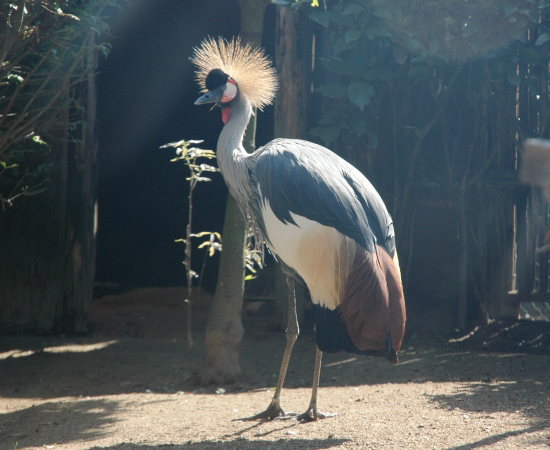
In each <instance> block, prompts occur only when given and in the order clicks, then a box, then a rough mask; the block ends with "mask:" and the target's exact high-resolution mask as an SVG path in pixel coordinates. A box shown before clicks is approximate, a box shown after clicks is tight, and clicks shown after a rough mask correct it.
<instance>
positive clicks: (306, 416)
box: [297, 407, 336, 422]
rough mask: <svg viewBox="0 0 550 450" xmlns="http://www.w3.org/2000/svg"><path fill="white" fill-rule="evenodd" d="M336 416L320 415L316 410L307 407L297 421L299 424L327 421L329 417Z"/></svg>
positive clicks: (329, 414)
mask: <svg viewBox="0 0 550 450" xmlns="http://www.w3.org/2000/svg"><path fill="white" fill-rule="evenodd" d="M334 416H336V414H335V413H322V412H321V411H319V410H318V409H317V408H312V407H309V408H308V409H307V411H306V412H305V413H303V414H300V415H299V416H298V417H297V419H298V420H299V421H300V422H315V421H317V420H319V419H328V418H329V417H334Z"/></svg>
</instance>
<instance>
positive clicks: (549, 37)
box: [535, 33, 550, 45]
mask: <svg viewBox="0 0 550 450" xmlns="http://www.w3.org/2000/svg"><path fill="white" fill-rule="evenodd" d="M548 41H550V33H542V34H541V35H540V36H539V37H538V38H537V40H536V41H535V45H543V44H546V43H547V42H548Z"/></svg>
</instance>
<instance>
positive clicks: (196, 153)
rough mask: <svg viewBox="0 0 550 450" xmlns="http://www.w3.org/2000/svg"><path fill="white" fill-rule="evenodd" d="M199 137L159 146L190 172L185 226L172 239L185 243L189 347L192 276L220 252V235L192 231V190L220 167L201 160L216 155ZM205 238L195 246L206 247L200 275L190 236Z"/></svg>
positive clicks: (203, 268)
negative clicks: (181, 233)
mask: <svg viewBox="0 0 550 450" xmlns="http://www.w3.org/2000/svg"><path fill="white" fill-rule="evenodd" d="M202 142H203V141H200V140H185V139H183V140H181V141H177V142H171V143H169V144H165V145H163V146H162V147H161V148H175V149H176V157H174V158H172V159H171V160H170V161H171V162H183V163H184V164H185V166H186V167H187V170H188V172H189V175H188V176H187V177H186V180H187V182H188V185H189V191H188V194H187V226H186V229H185V238H181V239H176V240H175V242H179V243H182V244H183V246H184V250H183V252H184V261H183V265H184V267H185V277H186V281H187V297H186V298H185V300H184V302H185V304H186V305H187V345H188V347H189V348H191V347H192V346H193V334H192V323H193V320H192V302H191V300H192V286H193V279H195V278H198V279H199V280H202V279H203V275H204V270H205V267H206V261H207V257H213V256H214V255H215V254H216V252H220V251H222V237H221V235H220V233H218V232H211V231H201V232H200V233H193V231H192V223H193V193H194V191H195V188H196V187H197V185H198V184H199V183H203V182H209V181H212V180H211V178H210V177H209V176H208V175H209V174H211V173H215V172H219V169H218V168H217V167H215V166H212V165H210V164H207V163H205V162H201V161H202V160H207V161H210V160H213V159H215V158H216V153H215V152H213V151H212V150H206V149H202V148H200V147H197V146H196V145H198V144H201V143H202ZM204 237H207V239H206V240H204V241H202V242H201V243H200V244H199V245H198V247H197V248H198V249H205V250H207V251H206V252H205V254H204V257H203V261H202V266H201V270H200V275H199V274H198V273H197V272H196V271H195V270H194V269H193V268H192V265H191V259H192V252H193V245H192V240H193V239H200V238H204Z"/></svg>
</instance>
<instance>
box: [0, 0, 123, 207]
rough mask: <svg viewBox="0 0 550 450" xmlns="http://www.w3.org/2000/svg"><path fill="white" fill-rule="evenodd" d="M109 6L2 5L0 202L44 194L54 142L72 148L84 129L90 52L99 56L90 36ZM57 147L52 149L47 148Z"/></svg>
mask: <svg viewBox="0 0 550 450" xmlns="http://www.w3.org/2000/svg"><path fill="white" fill-rule="evenodd" d="M113 3H114V0H92V1H87V2H81V1H70V0H64V1H53V0H40V1H38V0H30V1H26V2H3V3H2V4H0V27H1V28H2V40H0V158H1V159H2V160H4V161H5V162H6V163H7V164H9V165H16V167H17V170H10V171H7V172H6V171H4V172H3V173H2V176H1V178H0V199H2V200H3V204H4V205H6V204H8V205H9V204H11V203H12V202H13V199H14V198H17V197H19V196H21V195H30V193H31V192H33V193H37V192H42V191H43V190H44V188H45V187H46V186H47V184H48V178H49V175H50V171H51V170H52V167H53V161H54V160H55V156H56V152H57V151H58V149H59V148H60V147H61V146H62V145H60V144H59V141H60V137H61V136H64V135H65V134H66V133H67V132H68V134H69V135H68V136H67V140H68V141H70V142H73V143H75V142H77V141H78V139H79V138H78V136H79V132H80V130H81V129H82V125H83V120H82V117H83V114H84V108H83V104H82V102H83V100H82V98H83V96H81V95H78V92H79V91H81V90H82V89H83V88H82V85H83V84H84V81H86V79H87V76H88V73H89V72H90V71H91V70H95V68H93V67H89V56H90V52H93V51H97V52H99V53H102V54H105V52H106V51H107V50H108V46H107V45H106V44H97V45H96V44H94V43H93V39H92V38H93V36H94V35H97V34H98V33H103V32H105V31H106V29H107V28H106V24H105V21H104V18H103V16H102V11H103V10H104V8H105V7H107V6H110V5H112V4H113ZM53 141H55V142H56V145H52V144H51V143H52V142H53Z"/></svg>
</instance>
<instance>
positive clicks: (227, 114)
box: [222, 106, 231, 125]
mask: <svg viewBox="0 0 550 450" xmlns="http://www.w3.org/2000/svg"><path fill="white" fill-rule="evenodd" d="M230 118H231V108H229V107H228V106H222V121H223V124H224V125H225V124H226V123H227V122H229V119H230Z"/></svg>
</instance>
